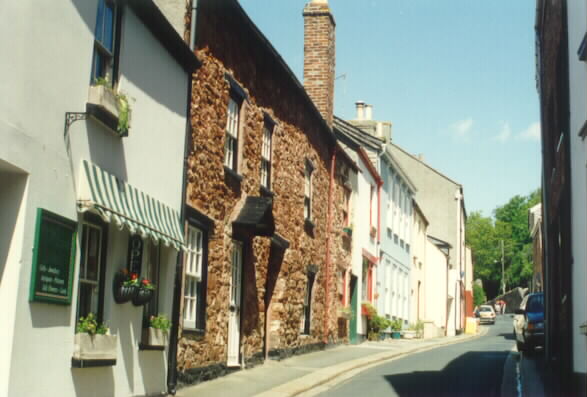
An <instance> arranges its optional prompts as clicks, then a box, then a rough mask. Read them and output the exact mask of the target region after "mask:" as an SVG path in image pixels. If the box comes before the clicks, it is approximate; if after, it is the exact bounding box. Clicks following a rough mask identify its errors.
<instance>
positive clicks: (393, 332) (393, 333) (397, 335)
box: [391, 331, 402, 339]
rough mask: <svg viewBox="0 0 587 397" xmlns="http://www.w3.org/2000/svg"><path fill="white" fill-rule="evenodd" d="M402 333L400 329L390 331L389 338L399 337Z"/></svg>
mask: <svg viewBox="0 0 587 397" xmlns="http://www.w3.org/2000/svg"><path fill="white" fill-rule="evenodd" d="M401 337H402V334H401V332H400V331H392V332H391V339H401Z"/></svg>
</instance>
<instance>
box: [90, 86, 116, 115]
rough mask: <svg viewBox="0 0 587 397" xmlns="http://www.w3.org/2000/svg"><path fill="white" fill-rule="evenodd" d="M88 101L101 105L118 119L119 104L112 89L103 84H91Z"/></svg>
mask: <svg viewBox="0 0 587 397" xmlns="http://www.w3.org/2000/svg"><path fill="white" fill-rule="evenodd" d="M88 103H91V104H93V105H96V106H99V107H101V108H102V109H103V110H104V111H106V112H108V113H110V115H111V116H112V117H114V118H115V119H117V120H118V106H116V96H115V95H114V92H112V89H110V88H108V87H104V86H103V85H91V86H90V91H89V93H88Z"/></svg>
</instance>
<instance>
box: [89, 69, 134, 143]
mask: <svg viewBox="0 0 587 397" xmlns="http://www.w3.org/2000/svg"><path fill="white" fill-rule="evenodd" d="M86 111H87V112H88V114H89V115H90V116H92V117H94V118H95V119H97V120H98V121H100V122H101V123H102V124H104V125H106V127H108V128H109V129H111V130H112V131H115V132H116V133H117V134H118V135H119V136H128V130H129V128H130V121H131V114H132V112H131V108H130V104H129V98H128V96H127V95H126V94H124V93H122V92H120V91H117V90H116V89H115V88H113V87H112V83H111V82H110V79H109V78H108V77H105V78H98V79H96V80H95V81H94V84H92V85H91V86H90V90H89V93H88V103H87V105H86Z"/></svg>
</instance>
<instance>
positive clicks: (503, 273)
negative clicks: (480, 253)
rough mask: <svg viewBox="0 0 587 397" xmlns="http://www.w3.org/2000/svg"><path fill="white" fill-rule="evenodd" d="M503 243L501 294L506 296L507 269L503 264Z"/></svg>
mask: <svg viewBox="0 0 587 397" xmlns="http://www.w3.org/2000/svg"><path fill="white" fill-rule="evenodd" d="M500 243H501V294H502V295H505V268H504V264H503V256H504V253H503V240H500Z"/></svg>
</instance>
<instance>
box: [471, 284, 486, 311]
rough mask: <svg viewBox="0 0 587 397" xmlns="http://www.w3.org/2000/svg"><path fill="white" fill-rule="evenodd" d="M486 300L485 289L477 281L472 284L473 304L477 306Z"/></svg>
mask: <svg viewBox="0 0 587 397" xmlns="http://www.w3.org/2000/svg"><path fill="white" fill-rule="evenodd" d="M485 302H487V296H485V291H484V290H483V287H482V286H480V285H479V284H477V283H474V284H473V304H474V305H475V306H479V305H482V304H484V303H485Z"/></svg>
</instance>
